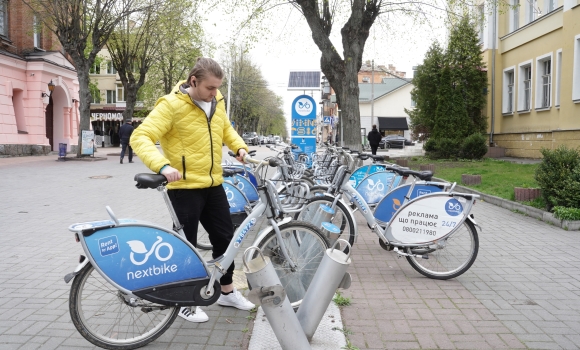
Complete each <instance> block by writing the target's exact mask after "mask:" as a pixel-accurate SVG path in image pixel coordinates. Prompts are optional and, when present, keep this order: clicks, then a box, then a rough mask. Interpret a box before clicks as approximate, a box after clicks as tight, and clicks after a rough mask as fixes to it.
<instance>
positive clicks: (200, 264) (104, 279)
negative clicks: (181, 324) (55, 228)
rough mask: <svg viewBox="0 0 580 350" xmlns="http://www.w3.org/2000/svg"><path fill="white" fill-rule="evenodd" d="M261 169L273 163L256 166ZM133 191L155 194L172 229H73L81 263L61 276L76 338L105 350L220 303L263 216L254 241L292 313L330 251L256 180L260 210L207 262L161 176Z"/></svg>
mask: <svg viewBox="0 0 580 350" xmlns="http://www.w3.org/2000/svg"><path fill="white" fill-rule="evenodd" d="M245 161H246V162H254V163H259V166H266V165H267V164H268V163H269V164H270V165H272V166H275V165H277V164H276V163H275V162H273V161H270V162H265V161H258V160H253V159H251V158H250V157H249V156H247V157H246V158H245ZM135 180H136V181H137V187H138V188H142V189H157V190H158V191H159V192H160V193H161V195H162V197H163V199H164V201H165V203H166V206H167V209H168V211H169V213H170V215H171V218H172V220H173V225H174V229H167V228H164V227H162V226H158V225H155V224H152V223H147V222H143V221H138V220H134V219H121V220H119V219H117V217H116V216H115V215H114V213H113V211H112V210H111V208H109V207H107V212H108V214H109V216H110V220H101V221H93V222H85V223H78V224H73V225H71V226H70V227H69V230H70V231H72V232H74V236H75V240H76V241H77V242H80V243H81V246H82V248H83V250H84V252H85V255H81V258H80V260H79V265H78V266H77V267H76V268H75V270H74V271H73V272H72V273H69V274H67V275H66V276H65V282H66V283H69V282H70V281H71V280H73V283H72V285H71V290H70V297H69V311H70V315H71V318H72V321H73V323H74V325H75V327H76V328H77V330H78V331H79V333H80V334H81V335H82V336H83V337H84V338H85V339H86V340H88V341H89V342H91V343H92V344H94V345H97V346H99V347H102V348H106V349H135V348H138V347H141V346H144V345H146V344H148V343H150V342H152V341H154V340H155V339H157V338H158V337H159V336H160V335H161V334H163V333H164V332H165V331H166V330H167V329H168V328H169V327H170V326H171V324H172V323H173V321H174V320H175V318H176V316H177V314H178V312H179V309H180V307H182V306H207V305H211V304H213V303H215V302H216V301H217V299H218V298H219V295H220V288H221V287H220V284H219V278H220V277H221V276H223V275H224V274H225V273H226V271H227V268H228V267H229V266H230V264H231V263H232V262H233V260H234V257H235V256H236V255H237V254H238V252H239V249H240V247H241V246H242V242H243V241H244V238H245V237H247V235H248V232H249V231H250V230H251V229H252V228H253V227H256V224H257V220H258V219H259V218H260V217H261V216H263V215H264V214H265V217H266V219H267V220H268V223H269V225H268V226H267V227H266V228H265V229H263V230H262V231H261V232H260V233H259V234H258V238H257V240H256V244H257V246H258V247H259V248H260V250H262V252H263V254H264V255H265V256H270V257H271V261H272V264H273V265H274V267H275V269H276V272H277V273H278V275H279V276H280V280H281V283H282V285H283V286H284V288H285V289H286V295H287V297H288V298H289V300H290V301H291V302H292V304H293V305H294V306H296V305H298V304H299V303H300V301H301V299H302V297H303V296H304V293H305V291H306V290H307V289H308V286H309V285H310V282H311V280H312V277H313V276H314V273H315V271H316V268H317V267H318V264H319V263H320V261H321V260H322V257H323V256H324V252H325V251H326V249H327V248H328V243H327V240H326V239H325V238H324V237H323V236H322V234H321V233H320V231H319V229H318V228H316V227H314V226H313V225H311V224H309V223H305V222H297V221H291V219H290V218H284V219H281V215H280V208H279V206H278V204H277V200H276V192H275V190H274V186H273V185H272V184H271V183H270V182H269V181H268V180H262V179H260V186H259V189H258V190H259V193H260V199H261V200H260V202H259V203H258V204H257V205H256V206H255V207H254V208H253V210H252V211H251V213H250V214H249V215H248V217H247V218H246V219H245V220H244V222H243V223H242V225H240V227H238V229H237V230H236V231H235V233H234V238H233V239H232V241H231V242H230V244H229V246H228V248H227V250H226V252H225V253H224V254H223V255H222V256H220V257H218V258H217V259H214V260H212V261H208V262H205V261H204V260H203V259H202V258H201V256H200V254H199V252H198V251H197V249H196V248H195V247H194V246H193V245H191V244H190V243H189V242H188V241H187V239H186V238H185V236H184V234H183V230H182V228H181V225H180V224H179V220H178V219H177V216H176V214H175V211H174V210H173V207H172V205H171V202H170V200H169V196H168V195H167V189H166V188H165V184H166V179H165V177H164V176H163V175H158V174H137V175H136V176H135Z"/></svg>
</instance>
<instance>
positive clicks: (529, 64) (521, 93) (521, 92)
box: [517, 60, 534, 112]
mask: <svg viewBox="0 0 580 350" xmlns="http://www.w3.org/2000/svg"><path fill="white" fill-rule="evenodd" d="M526 68H530V75H531V76H530V84H529V88H530V101H529V105H528V107H529V108H528V109H525V108H524V107H526V106H525V97H526V96H525V84H524V80H525V76H524V75H525V74H524V70H525V69H526ZM532 72H533V61H532V60H529V61H526V62H522V63H520V64H519V65H518V74H517V77H518V80H517V82H518V89H517V91H518V112H529V111H530V110H531V109H532V100H533V98H532V97H533V96H532V94H533V91H534V88H533V86H534V85H533V79H534V76H533V73H532Z"/></svg>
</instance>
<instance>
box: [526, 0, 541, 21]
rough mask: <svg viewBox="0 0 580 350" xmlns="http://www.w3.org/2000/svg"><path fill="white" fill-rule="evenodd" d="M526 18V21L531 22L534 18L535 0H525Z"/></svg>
mask: <svg viewBox="0 0 580 350" xmlns="http://www.w3.org/2000/svg"><path fill="white" fill-rule="evenodd" d="M526 2H527V6H526V18H527V20H528V21H527V22H528V23H531V22H533V21H534V20H535V19H536V8H537V7H538V6H537V0H526Z"/></svg>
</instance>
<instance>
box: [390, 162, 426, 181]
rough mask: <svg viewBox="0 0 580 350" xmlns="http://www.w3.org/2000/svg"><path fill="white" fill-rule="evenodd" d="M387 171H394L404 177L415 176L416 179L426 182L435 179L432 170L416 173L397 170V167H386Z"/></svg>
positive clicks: (407, 170)
mask: <svg viewBox="0 0 580 350" xmlns="http://www.w3.org/2000/svg"><path fill="white" fill-rule="evenodd" d="M386 169H387V170H390V171H394V172H396V173H397V174H399V175H401V176H404V177H407V176H409V175H411V176H415V177H416V178H418V179H421V180H424V181H430V180H431V178H432V177H433V172H432V171H430V170H425V171H414V170H411V169H407V168H396V167H391V166H388V167H386Z"/></svg>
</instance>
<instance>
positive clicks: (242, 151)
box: [236, 148, 248, 163]
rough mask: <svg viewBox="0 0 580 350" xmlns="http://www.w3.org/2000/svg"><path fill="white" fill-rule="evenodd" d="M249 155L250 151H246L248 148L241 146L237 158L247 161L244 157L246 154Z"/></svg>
mask: <svg viewBox="0 0 580 350" xmlns="http://www.w3.org/2000/svg"><path fill="white" fill-rule="evenodd" d="M247 155H248V152H246V150H245V149H243V148H240V149H239V150H238V154H237V155H236V159H237V160H238V161H239V162H242V163H245V162H244V157H245V156H247Z"/></svg>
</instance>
